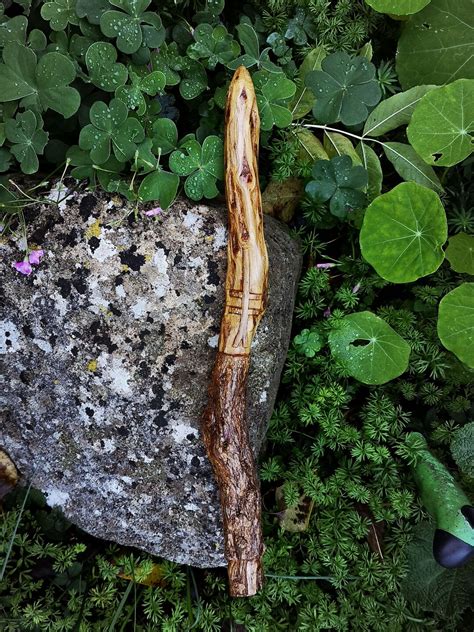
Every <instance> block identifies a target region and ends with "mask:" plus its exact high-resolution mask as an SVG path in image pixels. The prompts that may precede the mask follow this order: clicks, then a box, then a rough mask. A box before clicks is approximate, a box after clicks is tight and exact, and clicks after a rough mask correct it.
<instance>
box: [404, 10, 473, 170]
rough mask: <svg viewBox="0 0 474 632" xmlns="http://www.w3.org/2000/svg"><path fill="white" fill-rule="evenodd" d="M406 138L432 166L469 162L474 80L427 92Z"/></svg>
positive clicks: (465, 80)
mask: <svg viewBox="0 0 474 632" xmlns="http://www.w3.org/2000/svg"><path fill="white" fill-rule="evenodd" d="M473 9H474V5H473ZM407 135H408V140H409V141H410V143H411V144H412V145H413V147H414V148H415V150H416V152H417V153H418V154H419V155H420V156H421V157H422V158H423V160H424V161H425V162H427V163H428V164H430V165H438V166H443V167H451V166H452V165H455V164H457V163H458V162H461V161H462V160H464V159H465V158H467V157H468V156H469V155H470V154H471V153H472V151H473V150H474V138H473V135H474V79H458V81H455V82H454V83H450V84H449V85H447V86H443V87H441V88H436V89H435V90H431V91H430V92H428V94H426V95H425V96H424V97H423V98H422V99H421V101H420V102H419V103H418V105H417V106H416V108H415V111H414V112H413V116H412V117H411V121H410V124H409V126H408V128H407Z"/></svg>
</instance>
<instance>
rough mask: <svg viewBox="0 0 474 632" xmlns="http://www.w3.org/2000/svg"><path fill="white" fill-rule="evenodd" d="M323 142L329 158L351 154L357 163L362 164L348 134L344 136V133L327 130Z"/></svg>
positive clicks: (353, 160)
mask: <svg viewBox="0 0 474 632" xmlns="http://www.w3.org/2000/svg"><path fill="white" fill-rule="evenodd" d="M323 144H324V149H325V150H326V151H327V153H328V156H329V158H334V156H350V157H351V159H352V162H353V163H354V164H355V165H361V164H362V161H361V159H360V156H359V154H358V153H357V152H356V150H355V148H354V145H353V144H352V141H351V140H349V138H347V136H344V134H339V132H325V133H324V137H323Z"/></svg>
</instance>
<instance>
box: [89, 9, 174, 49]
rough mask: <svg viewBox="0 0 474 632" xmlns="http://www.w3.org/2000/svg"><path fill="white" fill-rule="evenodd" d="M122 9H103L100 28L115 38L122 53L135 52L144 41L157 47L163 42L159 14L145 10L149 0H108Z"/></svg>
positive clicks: (163, 30) (162, 30)
mask: <svg viewBox="0 0 474 632" xmlns="http://www.w3.org/2000/svg"><path fill="white" fill-rule="evenodd" d="M109 2H110V4H112V5H113V6H115V7H118V8H119V9H122V11H105V13H103V14H102V16H101V18H100V28H101V30H102V33H103V34H104V35H106V36H107V37H111V38H117V48H118V49H119V50H120V51H122V53H135V52H136V51H137V50H138V49H139V48H140V47H141V46H142V43H145V44H146V45H147V46H149V47H150V48H158V47H159V46H161V44H162V43H163V42H164V39H165V29H164V28H163V25H162V23H161V19H160V17H159V15H158V14H157V13H155V12H152V11H145V9H146V8H147V7H148V5H149V4H150V2H151V0H109Z"/></svg>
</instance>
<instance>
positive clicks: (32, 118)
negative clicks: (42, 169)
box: [5, 111, 48, 173]
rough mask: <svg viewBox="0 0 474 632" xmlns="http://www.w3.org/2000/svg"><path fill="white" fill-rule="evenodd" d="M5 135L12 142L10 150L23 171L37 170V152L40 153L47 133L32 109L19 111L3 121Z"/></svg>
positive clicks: (32, 171) (45, 141)
mask: <svg viewBox="0 0 474 632" xmlns="http://www.w3.org/2000/svg"><path fill="white" fill-rule="evenodd" d="M5 137H6V139H7V140H9V141H10V142H11V143H12V146H11V152H12V154H13V155H14V156H15V158H16V159H17V160H18V162H19V163H20V166H21V168H22V171H23V173H35V171H37V170H38V154H42V153H43V151H44V148H45V146H46V143H47V142H48V134H47V132H45V131H44V130H43V121H42V119H41V117H40V116H39V115H36V114H35V113H34V112H32V111H26V112H23V113H20V114H18V115H17V116H16V118H15V119H8V121H7V122H6V123H5Z"/></svg>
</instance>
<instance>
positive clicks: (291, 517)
mask: <svg viewBox="0 0 474 632" xmlns="http://www.w3.org/2000/svg"><path fill="white" fill-rule="evenodd" d="M275 499H276V501H277V505H278V507H279V509H280V512H279V520H280V525H281V527H282V529H285V531H291V532H292V533H298V532H301V531H306V529H307V528H308V526H309V520H310V518H311V514H312V512H313V508H314V501H313V500H311V499H310V498H308V497H307V496H305V495H304V494H302V495H301V496H300V497H299V500H298V502H297V504H296V505H295V506H294V507H287V506H286V505H285V500H284V498H283V486H280V487H277V488H276V490H275Z"/></svg>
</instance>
